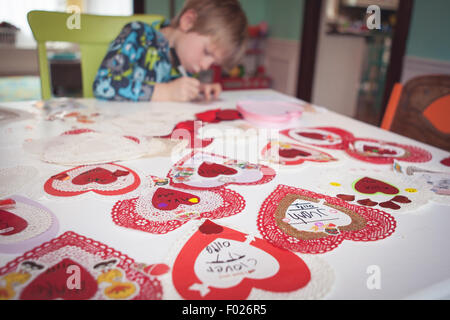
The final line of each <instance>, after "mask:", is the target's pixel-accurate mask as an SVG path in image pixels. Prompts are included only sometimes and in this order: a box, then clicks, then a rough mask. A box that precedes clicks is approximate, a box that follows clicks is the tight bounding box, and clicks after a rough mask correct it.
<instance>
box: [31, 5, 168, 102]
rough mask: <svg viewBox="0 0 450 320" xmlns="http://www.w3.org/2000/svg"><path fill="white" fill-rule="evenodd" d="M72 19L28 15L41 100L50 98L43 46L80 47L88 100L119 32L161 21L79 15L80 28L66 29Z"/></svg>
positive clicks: (57, 14)
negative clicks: (51, 43)
mask: <svg viewBox="0 0 450 320" xmlns="http://www.w3.org/2000/svg"><path fill="white" fill-rule="evenodd" d="M71 16H73V14H70V13H64V12H50V11H30V12H28V23H29V25H30V27H31V30H32V31H33V36H34V38H35V39H36V42H37V44H38V55H39V72H40V76H41V91H42V99H44V100H46V99H50V98H51V96H52V93H51V83H50V74H49V66H48V60H47V49H46V45H45V44H46V42H49V41H59V42H72V43H77V44H79V46H80V53H81V77H82V83H83V97H85V98H91V97H93V96H94V95H93V91H92V84H93V82H94V79H95V75H96V74H97V71H98V68H99V67H100V64H101V62H102V60H103V58H104V56H105V55H106V51H107V49H108V47H109V44H110V43H111V41H113V40H114V39H115V38H116V37H117V36H118V35H119V33H120V31H121V30H122V28H123V27H124V26H125V25H126V24H127V23H129V22H132V21H142V22H146V23H149V24H151V23H153V22H154V21H157V20H162V19H164V17H163V16H161V15H134V16H98V15H91V14H81V15H80V19H79V21H80V28H79V29H69V28H68V27H67V21H68V20H69V18H71ZM72 19H73V17H72Z"/></svg>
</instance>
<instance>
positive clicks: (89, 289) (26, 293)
mask: <svg viewBox="0 0 450 320" xmlns="http://www.w3.org/2000/svg"><path fill="white" fill-rule="evenodd" d="M70 266H76V267H78V268H77V269H75V270H79V271H80V273H79V276H80V278H79V279H80V289H76V288H73V289H69V286H68V279H69V277H70V276H71V273H70V272H69V273H68V272H67V270H68V267H70ZM97 290H98V285H97V281H96V280H95V279H94V277H93V276H92V275H91V274H90V273H89V272H87V271H86V269H85V268H84V267H83V266H82V265H80V264H78V263H76V262H75V261H73V260H72V259H69V258H65V259H63V260H62V261H60V262H59V263H57V264H55V265H54V266H52V267H50V268H48V269H47V270H45V271H43V272H42V273H41V274H40V275H39V276H38V277H37V278H35V279H34V280H33V281H32V282H31V283H30V284H28V285H27V287H26V288H25V289H24V290H23V291H22V294H21V295H20V299H24V300H53V299H57V298H62V299H64V300H86V299H90V298H92V297H93V296H94V295H95V293H96V292H97Z"/></svg>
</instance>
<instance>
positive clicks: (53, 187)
mask: <svg viewBox="0 0 450 320" xmlns="http://www.w3.org/2000/svg"><path fill="white" fill-rule="evenodd" d="M140 183H141V180H140V178H139V176H138V175H137V173H135V172H134V171H133V170H131V169H129V168H127V167H124V166H121V165H118V164H115V163H106V164H99V165H87V166H79V167H75V168H72V169H69V170H66V171H63V172H60V173H58V174H55V175H54V176H52V177H50V178H49V179H48V180H47V181H46V182H45V185H44V190H45V192H47V193H48V194H50V195H52V196H57V197H73V196H77V195H80V194H83V193H87V192H94V193H96V194H100V195H103V196H117V195H121V194H125V193H128V192H131V191H133V190H135V189H136V188H137V187H138V186H139V185H140Z"/></svg>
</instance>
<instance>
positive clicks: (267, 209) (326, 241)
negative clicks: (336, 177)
mask: <svg viewBox="0 0 450 320" xmlns="http://www.w3.org/2000/svg"><path fill="white" fill-rule="evenodd" d="M288 194H294V195H300V196H307V197H310V198H315V199H325V200H326V202H327V203H329V204H333V205H338V206H340V207H344V208H346V209H350V210H352V211H353V212H354V213H356V214H358V215H359V216H361V217H363V218H364V219H365V220H366V225H365V227H364V228H362V229H361V230H357V231H342V232H340V234H338V235H328V236H326V237H323V238H320V239H313V240H304V239H298V238H295V237H293V236H290V235H287V234H286V233H284V232H283V231H282V230H281V229H280V228H279V227H278V226H277V224H276V222H275V216H274V214H275V211H276V209H277V207H278V205H279V203H280V201H281V200H282V199H283V198H284V197H286V196H287V195H288ZM257 225H258V230H259V231H260V232H261V234H262V235H263V237H264V238H265V239H266V240H268V241H270V242H272V243H273V244H274V245H276V246H278V247H281V248H284V249H288V250H292V251H296V252H301V253H313V254H316V253H324V252H327V251H330V250H333V249H335V248H336V247H337V246H339V244H340V243H341V242H342V241H344V240H352V241H377V240H381V239H384V238H386V237H388V236H390V235H391V234H392V233H393V232H394V230H395V227H396V221H395V219H394V218H393V217H392V216H391V215H390V214H388V213H386V212H383V211H381V210H377V209H372V208H366V207H360V206H356V205H351V204H348V203H346V202H345V201H343V200H341V199H339V198H334V197H329V196H326V195H322V194H318V193H315V192H311V191H308V190H304V189H298V188H294V187H290V186H286V185H279V186H278V187H277V188H276V189H275V190H274V191H273V192H272V193H271V194H270V195H269V197H267V199H266V200H265V201H264V203H263V205H262V206H261V209H260V210H259V214H258V220H257Z"/></svg>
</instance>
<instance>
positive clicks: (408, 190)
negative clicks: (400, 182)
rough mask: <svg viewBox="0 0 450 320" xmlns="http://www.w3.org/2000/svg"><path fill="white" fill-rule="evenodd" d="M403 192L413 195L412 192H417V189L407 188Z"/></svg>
mask: <svg viewBox="0 0 450 320" xmlns="http://www.w3.org/2000/svg"><path fill="white" fill-rule="evenodd" d="M405 191H406V192H410V193H414V192H417V189H414V188H407V189H405Z"/></svg>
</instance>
